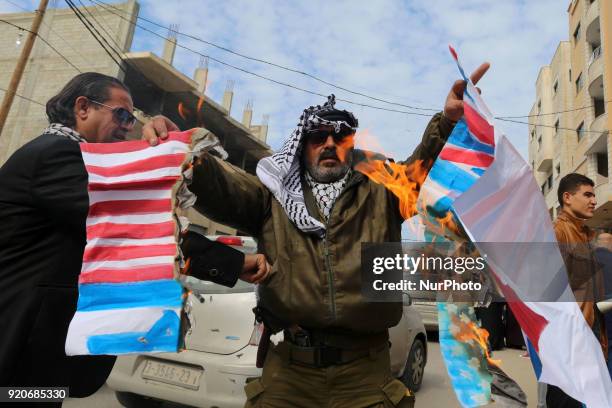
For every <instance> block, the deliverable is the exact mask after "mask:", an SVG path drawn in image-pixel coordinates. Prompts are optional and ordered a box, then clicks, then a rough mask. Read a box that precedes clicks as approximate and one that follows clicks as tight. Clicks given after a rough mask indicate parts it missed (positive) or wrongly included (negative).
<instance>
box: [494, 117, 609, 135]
mask: <svg viewBox="0 0 612 408" xmlns="http://www.w3.org/2000/svg"><path fill="white" fill-rule="evenodd" d="M495 119H497V120H501V121H504V122H512V123H520V124H522V125H529V126H535V127H545V128H552V129H556V130H569V131H571V132H576V133H578V130H577V129H571V128H565V127H558V126H551V125H541V124H533V123H529V122H523V121H520V120H513V119H505V118H498V117H496V118H495ZM604 132H605V131H604ZM604 132H598V131H596V130H581V131H580V133H597V134H602V133H604Z"/></svg>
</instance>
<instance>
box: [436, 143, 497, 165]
mask: <svg viewBox="0 0 612 408" xmlns="http://www.w3.org/2000/svg"><path fill="white" fill-rule="evenodd" d="M440 158H441V159H444V160H448V161H452V162H455V163H463V164H468V165H470V166H476V167H488V166H489V165H490V164H491V163H492V162H493V156H490V155H488V154H486V153H481V152H475V151H472V150H464V149H457V148H454V147H450V146H445V147H444V149H442V151H441V152H440Z"/></svg>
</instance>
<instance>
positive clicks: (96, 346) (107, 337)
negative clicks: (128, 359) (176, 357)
mask: <svg viewBox="0 0 612 408" xmlns="http://www.w3.org/2000/svg"><path fill="white" fill-rule="evenodd" d="M180 326H181V319H180V318H179V316H178V314H177V313H176V312H175V311H174V310H166V311H164V313H163V315H162V317H161V318H160V319H159V320H158V321H157V322H156V323H155V324H154V325H153V327H151V329H150V330H149V331H146V332H128V333H111V334H99V335H95V336H91V337H89V338H88V339H87V348H88V350H89V352H90V354H126V353H148V352H164V351H165V352H175V351H176V348H177V347H178V344H177V342H178V335H179V331H180Z"/></svg>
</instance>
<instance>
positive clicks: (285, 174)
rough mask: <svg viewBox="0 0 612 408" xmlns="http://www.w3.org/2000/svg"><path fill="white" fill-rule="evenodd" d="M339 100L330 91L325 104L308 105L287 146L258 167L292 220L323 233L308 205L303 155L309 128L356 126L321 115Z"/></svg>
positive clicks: (320, 224) (260, 176) (302, 229)
mask: <svg viewBox="0 0 612 408" xmlns="http://www.w3.org/2000/svg"><path fill="white" fill-rule="evenodd" d="M335 103H336V98H335V96H334V95H330V96H329V97H328V98H327V102H325V103H324V104H323V106H321V105H317V106H311V107H309V108H307V109H305V110H304V113H303V114H302V116H300V122H299V123H298V125H297V128H296V129H295V130H294V131H293V133H291V136H290V137H289V138H288V139H287V140H286V141H285V143H284V144H283V147H282V148H281V149H280V150H279V151H278V152H276V153H275V154H273V155H272V156H270V157H266V158H264V159H261V160H260V161H259V163H258V164H257V171H256V173H257V177H259V179H260V180H261V182H262V183H263V184H264V185H265V186H266V187H267V188H268V189H269V190H270V191H271V192H272V194H273V195H274V197H275V198H276V199H277V200H278V202H279V203H280V204H281V206H282V207H283V209H284V210H285V212H286V213H287V216H288V217H289V219H290V220H291V222H293V224H295V226H296V227H298V228H299V229H300V230H301V231H304V232H306V233H312V234H317V235H318V236H320V237H323V236H324V235H325V225H324V224H323V223H321V222H320V221H318V220H317V219H315V218H314V217H312V216H311V215H310V214H309V213H308V209H307V208H306V203H305V201H304V191H303V189H302V183H301V179H300V177H301V162H300V156H301V154H302V149H303V143H302V140H303V136H304V133H305V132H306V131H308V130H311V129H315V128H317V127H319V126H322V125H326V126H332V127H333V128H334V130H335V131H336V132H340V130H341V127H342V126H343V125H344V126H347V127H352V126H351V125H350V124H349V123H347V122H345V121H329V120H325V119H323V118H321V117H319V116H318V114H321V113H323V112H324V111H330V110H333V109H334V105H335ZM338 194H339V192H338ZM336 197H337V196H336ZM334 200H335V198H334ZM332 204H333V203H332ZM330 208H331V207H330Z"/></svg>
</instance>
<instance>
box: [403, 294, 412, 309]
mask: <svg viewBox="0 0 612 408" xmlns="http://www.w3.org/2000/svg"><path fill="white" fill-rule="evenodd" d="M402 303H403V304H404V306H412V298H411V297H410V294H409V293H408V292H402Z"/></svg>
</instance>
